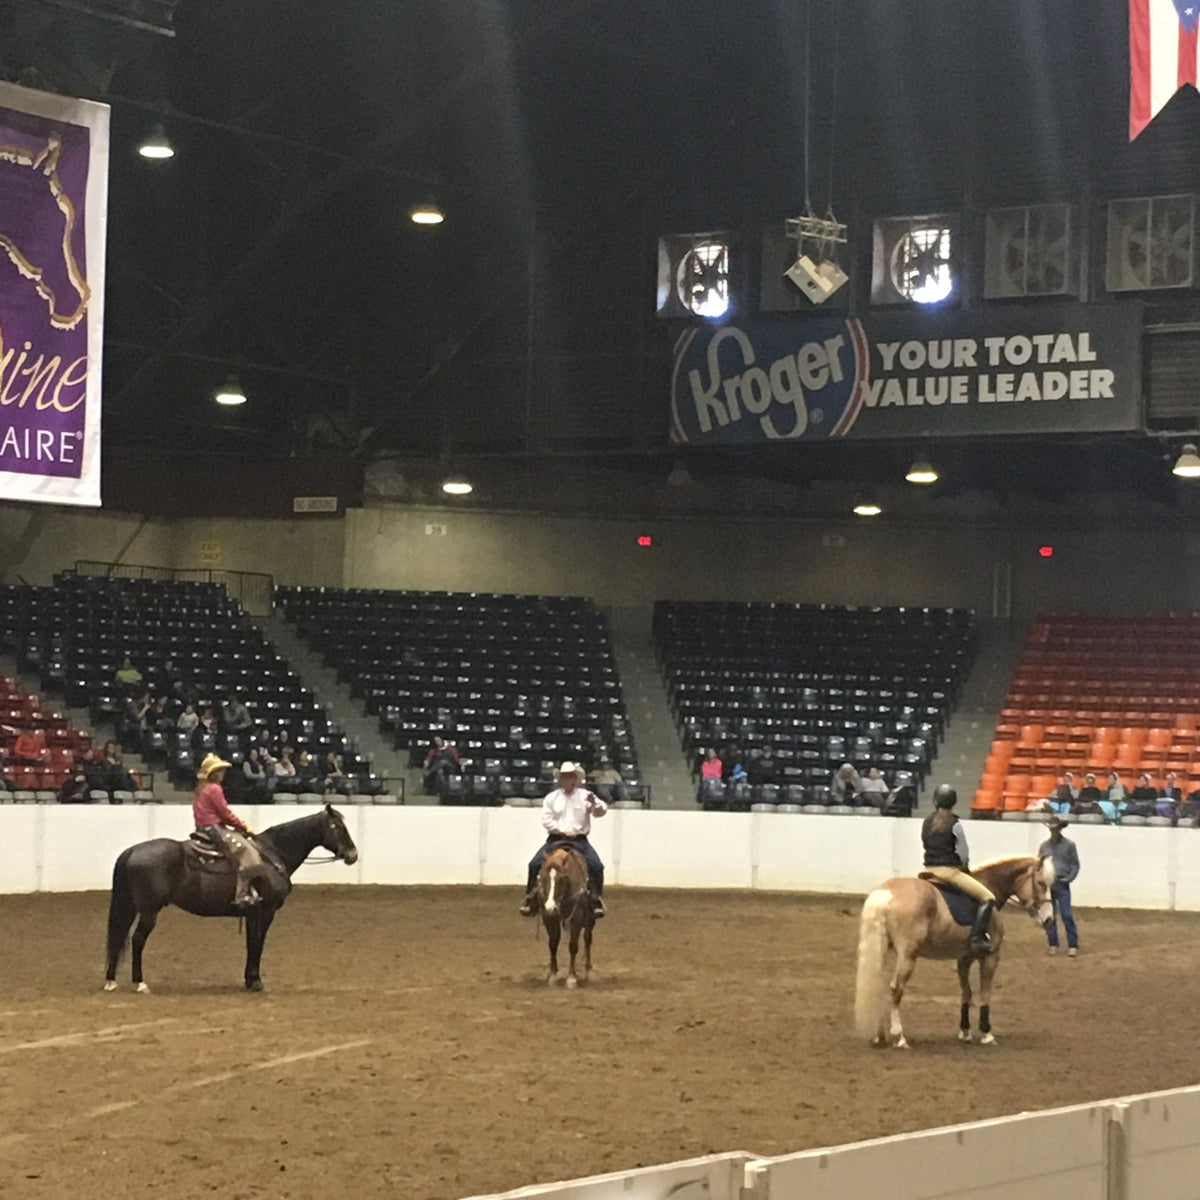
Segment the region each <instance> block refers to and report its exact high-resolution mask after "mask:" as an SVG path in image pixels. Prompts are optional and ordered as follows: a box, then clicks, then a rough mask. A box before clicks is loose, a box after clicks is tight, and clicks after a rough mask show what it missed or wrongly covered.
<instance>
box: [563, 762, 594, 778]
mask: <svg viewBox="0 0 1200 1200" xmlns="http://www.w3.org/2000/svg"><path fill="white" fill-rule="evenodd" d="M558 773H559V775H574V776H575V778H576V779H580V780H583V779H586V778H587V771H585V770H584V769H583V767H581V766H580V765H579V764H578V763H573V762H565V763H563V764H562V766H561V767H559V768H558Z"/></svg>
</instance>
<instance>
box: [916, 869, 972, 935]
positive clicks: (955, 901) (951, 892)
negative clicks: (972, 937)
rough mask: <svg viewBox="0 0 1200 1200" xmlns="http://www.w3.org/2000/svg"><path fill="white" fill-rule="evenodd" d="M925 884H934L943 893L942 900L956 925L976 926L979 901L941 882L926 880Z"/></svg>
mask: <svg viewBox="0 0 1200 1200" xmlns="http://www.w3.org/2000/svg"><path fill="white" fill-rule="evenodd" d="M925 882H926V883H931V884H933V886H934V887H935V888H937V890H938V891H939V892H941V893H942V899H943V900H945V902H946V907H947V908H948V909H949V910H950V915H951V916H952V917H953V918H954V923H955V924H956V925H974V924H975V914H976V913H977V912H978V911H979V901H978V900H975V899H973V898H972V897H971V896H968V895H967V894H966V893H965V892H960V891H959V890H958V888H956V887H951V886H950V884H948V883H942V882H941V881H940V880H937V879H926V880H925Z"/></svg>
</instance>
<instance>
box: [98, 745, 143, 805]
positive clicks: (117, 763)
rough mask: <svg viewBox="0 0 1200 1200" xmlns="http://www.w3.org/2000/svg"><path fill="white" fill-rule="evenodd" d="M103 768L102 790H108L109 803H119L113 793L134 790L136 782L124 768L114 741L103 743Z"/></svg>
mask: <svg viewBox="0 0 1200 1200" xmlns="http://www.w3.org/2000/svg"><path fill="white" fill-rule="evenodd" d="M104 768H105V773H104V790H105V791H106V792H108V794H109V799H110V802H111V803H113V804H120V803H122V801H120V800H118V799H117V798H116V795H115V794H114V793H116V792H132V791H135V790H136V789H137V784H136V783H135V782H134V778H133V776H132V775H130V773H129V771H128V770H127V769H126V767H125V762H124V760H123V759H122V758H121V751H120V749H119V748H118V746H117V743H116V742H105V743H104Z"/></svg>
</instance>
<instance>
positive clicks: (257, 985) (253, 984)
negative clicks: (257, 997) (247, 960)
mask: <svg viewBox="0 0 1200 1200" xmlns="http://www.w3.org/2000/svg"><path fill="white" fill-rule="evenodd" d="M262 990H263V981H262V980H261V979H247V980H246V991H248V992H261V991H262Z"/></svg>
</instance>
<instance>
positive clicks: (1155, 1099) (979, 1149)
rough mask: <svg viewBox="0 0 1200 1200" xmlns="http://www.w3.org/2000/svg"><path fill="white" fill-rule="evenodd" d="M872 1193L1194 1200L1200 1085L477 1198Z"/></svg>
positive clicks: (620, 1199) (779, 1198) (661, 1199)
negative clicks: (771, 1154)
mask: <svg viewBox="0 0 1200 1200" xmlns="http://www.w3.org/2000/svg"><path fill="white" fill-rule="evenodd" d="M864 1053H867V1051H864ZM739 1168H740V1169H739ZM880 1195H886V1196H887V1197H888V1200H946V1197H951V1196H952V1197H954V1198H955V1200H1012V1197H1014V1196H1052V1197H1054V1200H1200V1088H1179V1089H1176V1090H1174V1091H1168V1092H1150V1093H1146V1094H1144V1095H1139V1096H1125V1097H1122V1098H1120V1099H1117V1100H1104V1101H1101V1102H1098V1103H1095V1104H1078V1105H1072V1106H1071V1107H1069V1108H1054V1109H1048V1110H1046V1111H1045V1112H1039V1113H1021V1114H1019V1115H1017V1116H1013V1117H998V1118H995V1119H993V1120H989V1121H974V1122H971V1123H970V1124H966V1125H951V1126H946V1127H944V1128H941V1129H928V1130H924V1131H922V1132H920V1133H906V1134H901V1135H899V1136H897V1137H890V1138H880V1139H878V1140H876V1141H870V1142H857V1143H853V1144H850V1145H846V1146H833V1147H829V1148H826V1149H820V1150H805V1151H802V1152H801V1153H799V1154H789V1155H784V1156H783V1157H779V1158H756V1157H754V1156H753V1155H748V1154H724V1155H713V1156H711V1157H709V1158H702V1159H691V1160H687V1161H684V1162H677V1163H669V1164H667V1165H665V1166H662V1167H652V1168H649V1169H644V1170H636V1171H625V1172H617V1173H614V1174H612V1175H598V1176H594V1177H592V1178H590V1179H575V1180H569V1181H566V1182H564V1183H553V1184H547V1185H543V1186H537V1187H527V1188H520V1189H518V1190H517V1191H513V1192H505V1193H503V1194H501V1195H495V1196H489V1197H484V1196H477V1197H474V1200H858V1198H860V1197H867V1196H880Z"/></svg>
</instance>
